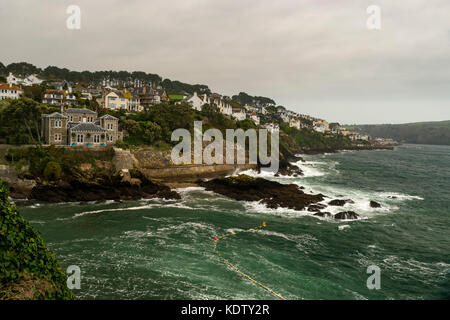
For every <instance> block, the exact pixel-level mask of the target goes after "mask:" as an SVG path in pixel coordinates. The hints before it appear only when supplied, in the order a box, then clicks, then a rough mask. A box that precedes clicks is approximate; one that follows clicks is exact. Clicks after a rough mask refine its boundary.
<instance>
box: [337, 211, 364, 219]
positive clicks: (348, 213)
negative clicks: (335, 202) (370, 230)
mask: <svg viewBox="0 0 450 320" xmlns="http://www.w3.org/2000/svg"><path fill="white" fill-rule="evenodd" d="M358 217H359V215H358V214H357V213H356V212H354V211H344V212H339V213H336V214H335V215H334V218H335V219H342V220H350V219H358Z"/></svg>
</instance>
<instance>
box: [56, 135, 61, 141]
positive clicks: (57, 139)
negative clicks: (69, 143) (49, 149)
mask: <svg viewBox="0 0 450 320" xmlns="http://www.w3.org/2000/svg"><path fill="white" fill-rule="evenodd" d="M55 141H62V134H60V133H55Z"/></svg>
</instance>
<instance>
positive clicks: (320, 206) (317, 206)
mask: <svg viewBox="0 0 450 320" xmlns="http://www.w3.org/2000/svg"><path fill="white" fill-rule="evenodd" d="M326 207H327V206H326V205H324V204H321V203H317V204H312V205H310V206H309V207H308V211H309V212H319V211H321V210H323V209H325V208H326Z"/></svg>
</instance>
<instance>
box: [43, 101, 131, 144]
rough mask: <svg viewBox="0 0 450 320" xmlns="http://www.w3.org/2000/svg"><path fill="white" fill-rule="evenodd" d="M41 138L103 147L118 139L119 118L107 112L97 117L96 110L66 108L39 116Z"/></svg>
mask: <svg viewBox="0 0 450 320" xmlns="http://www.w3.org/2000/svg"><path fill="white" fill-rule="evenodd" d="M42 137H43V139H44V142H45V143H46V144H53V145H68V146H107V145H112V144H114V143H115V142H116V141H117V140H122V132H119V119H117V118H116V117H113V116H111V115H104V116H102V117H100V118H97V112H95V111H92V110H89V109H82V108H68V109H67V110H64V108H61V112H54V113H52V114H43V115H42Z"/></svg>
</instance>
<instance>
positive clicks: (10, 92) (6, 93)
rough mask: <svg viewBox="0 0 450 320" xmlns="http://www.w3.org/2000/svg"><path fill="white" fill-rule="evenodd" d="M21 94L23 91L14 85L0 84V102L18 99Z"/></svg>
mask: <svg viewBox="0 0 450 320" xmlns="http://www.w3.org/2000/svg"><path fill="white" fill-rule="evenodd" d="M22 94H23V90H22V89H21V88H20V87H18V86H15V85H12V84H6V83H0V100H5V99H19V97H20V96H21V95H22Z"/></svg>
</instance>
